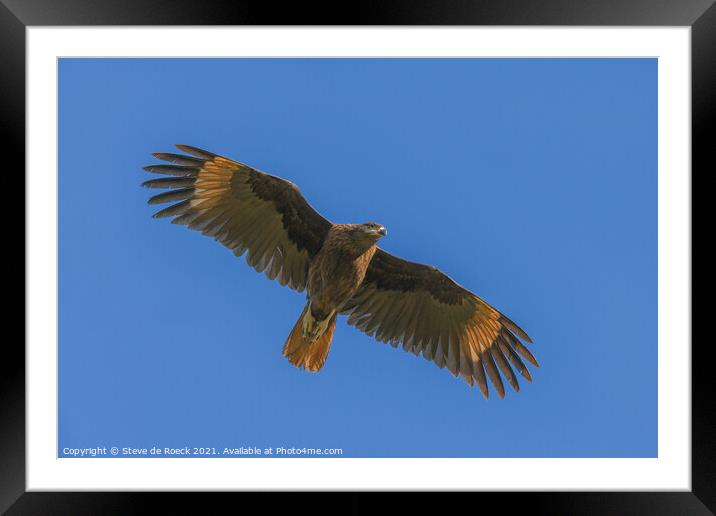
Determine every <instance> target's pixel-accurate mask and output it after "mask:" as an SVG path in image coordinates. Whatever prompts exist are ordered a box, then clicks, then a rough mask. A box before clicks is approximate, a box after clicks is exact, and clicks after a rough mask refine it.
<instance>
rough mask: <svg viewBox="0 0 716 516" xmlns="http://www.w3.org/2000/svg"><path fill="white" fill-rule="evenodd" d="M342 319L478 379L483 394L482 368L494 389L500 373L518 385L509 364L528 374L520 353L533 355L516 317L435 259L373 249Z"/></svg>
mask: <svg viewBox="0 0 716 516" xmlns="http://www.w3.org/2000/svg"><path fill="white" fill-rule="evenodd" d="M343 313H344V314H347V315H348V324H351V325H353V326H356V327H357V328H358V329H360V330H362V331H364V332H365V333H367V334H368V335H371V336H375V338H376V339H378V340H379V341H381V342H389V343H390V344H391V345H392V346H393V347H397V346H398V344H399V343H402V345H403V349H405V350H406V351H411V352H412V353H414V354H415V355H420V354H422V355H423V357H425V358H426V359H428V360H432V361H434V362H435V363H436V364H437V365H438V366H439V367H440V368H443V367H445V366H447V367H448V369H449V370H450V371H451V372H452V373H453V374H454V375H455V376H458V375H460V376H461V377H462V378H463V379H464V380H465V381H466V382H467V383H469V384H470V385H471V386H472V385H473V384H474V383H477V385H478V387H479V388H480V391H481V392H482V394H483V396H485V398H487V397H488V394H489V391H488V387H487V382H486V379H485V378H486V376H485V373H487V376H488V377H489V378H490V381H491V382H492V384H493V385H494V387H495V389H496V390H497V393H498V394H499V395H500V397H503V396H504V394H505V389H504V386H503V383H502V379H501V376H500V373H499V372H498V370H499V371H501V372H502V375H503V376H504V377H505V378H506V379H507V381H508V382H509V383H510V385H511V386H512V387H513V389H514V390H516V391H517V390H519V384H518V383H517V378H516V376H515V374H514V372H513V370H512V367H511V366H510V364H512V366H514V367H515V368H516V369H517V370H518V371H519V372H520V373H521V374H522V376H524V377H525V378H526V379H527V380H528V381H531V379H532V377H531V375H530V373H529V371H528V370H527V367H526V366H525V364H524V362H523V361H522V359H521V358H520V356H521V357H522V358H524V359H525V360H527V361H528V362H530V363H532V364H533V365H535V366H538V364H537V360H536V359H535V358H534V356H533V355H532V353H530V352H529V350H528V349H527V348H526V347H525V346H524V344H522V343H521V342H520V339H522V340H524V341H526V342H530V343H531V342H532V341H531V339H530V338H529V336H528V335H527V334H526V333H525V332H524V331H523V330H522V329H521V328H520V327H519V326H517V325H516V324H515V323H513V322H512V321H511V320H509V319H508V318H507V317H505V316H504V315H502V314H501V313H500V312H498V311H497V310H496V309H495V308H493V307H492V306H490V305H489V304H487V303H486V302H485V301H483V300H482V299H480V298H479V297H478V296H476V295H475V294H473V293H472V292H470V291H468V290H466V289H464V288H463V287H461V286H460V285H458V284H457V283H455V282H454V281H453V280H451V279H450V278H449V277H448V276H446V275H445V274H443V273H442V272H440V271H439V270H438V269H436V268H435V267H431V266H429V265H421V264H418V263H413V262H409V261H406V260H403V259H401V258H397V257H395V256H393V255H391V254H389V253H386V252H385V251H383V250H382V249H378V251H377V252H376V254H375V256H374V257H373V260H372V261H371V263H370V265H369V267H368V270H367V273H366V276H365V280H364V281H363V284H362V285H361V287H360V288H359V290H358V292H356V294H355V295H354V297H353V298H352V299H351V300H350V301H349V302H348V304H347V305H346V306H345V307H344V309H343Z"/></svg>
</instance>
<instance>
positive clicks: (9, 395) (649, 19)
mask: <svg viewBox="0 0 716 516" xmlns="http://www.w3.org/2000/svg"><path fill="white" fill-rule="evenodd" d="M713 4H714V0H666V1H664V0H602V1H599V2H597V1H594V0H571V1H563V0H542V1H540V2H531V1H530V0H502V1H498V0H492V1H485V0H451V1H443V2H440V3H438V2H437V1H435V0H432V1H431V0H382V1H365V2H361V3H356V4H350V5H352V6H353V7H352V8H350V9H346V7H347V4H343V3H340V2H336V3H333V4H322V3H315V2H314V3H305V2H301V3H286V5H284V4H281V5H278V4H274V3H273V2H270V1H264V2H260V3H259V2H250V1H244V0H241V1H239V0H237V1H233V2H217V1H211V0H203V1H201V0H142V1H139V0H102V1H99V0H65V1H61V2H59V1H57V0H0V64H1V65H2V68H0V92H1V93H2V94H1V95H0V111H1V112H2V124H0V132H1V134H2V138H1V139H0V142H2V143H1V144H2V146H3V156H4V159H5V163H6V166H5V170H4V173H5V174H6V183H7V181H12V182H16V181H18V179H17V173H16V172H14V171H19V170H24V169H25V64H26V63H25V29H26V27H28V26H38V25H50V26H64V25H68V26H69V25H557V26H567V25H575V26H599V25H607V26H625V25H638V26H689V27H691V38H692V41H691V44H692V56H691V58H692V63H691V71H692V176H691V177H692V178H693V177H694V176H696V175H704V176H705V175H707V174H713V172H714V170H716V167H715V166H714V159H713V157H712V156H713V152H711V150H712V149H711V147H712V146H713V143H712V140H710V139H709V138H708V136H707V135H709V134H712V133H713V132H714V131H713V129H714V125H715V124H714V111H715V109H714V106H716V102H715V99H716V6H714V5H713ZM8 161H10V163H8ZM11 178H12V179H11ZM13 188H15V189H16V188H17V187H13ZM15 196H16V194H14V195H13V197H15ZM692 202H693V201H692ZM6 220H11V219H10V218H9V217H8V218H6ZM22 238H23V239H24V238H25V236H24V235H23V237H22ZM13 247H14V248H15V249H16V248H17V246H15V245H14V244H13ZM6 251H8V248H6ZM12 252H13V254H14V253H16V251H12ZM691 252H692V253H693V247H692V251H691ZM7 254H9V251H8V252H7ZM25 258H26V259H27V257H25ZM8 276H9V275H8ZM6 299H7V298H6ZM18 304H19V303H18ZM7 335H8V334H7V333H6V338H5V339H4V346H3V360H2V361H1V363H2V364H3V366H4V367H3V368H2V369H3V374H2V376H1V378H0V382H1V385H2V391H1V397H0V405H1V406H2V426H1V427H0V511H7V514H75V515H78V514H114V513H117V514H129V513H135V512H141V509H142V508H143V507H147V506H149V503H150V502H156V501H159V502H160V503H162V504H163V506H164V511H166V512H169V511H172V512H173V510H176V512H179V513H185V512H193V511H200V512H201V513H206V512H208V511H209V510H210V509H208V507H211V506H212V505H214V504H215V503H218V504H224V503H225V502H229V503H231V500H230V499H233V498H234V497H236V496H239V497H244V498H246V499H249V501H256V502H259V503H260V502H261V501H260V500H256V497H258V496H262V495H260V494H253V493H212V494H211V495H209V494H206V493H203V494H202V493H194V494H189V493H131V492H112V493H96V492H95V493H69V492H52V493H38V492H33V493H27V492H25V473H26V469H25V351H24V346H23V345H22V344H21V342H20V339H19V338H14V337H8V336H7ZM709 345H710V344H709V343H708V342H703V341H701V342H697V343H695V344H694V345H693V348H692V393H693V397H692V491H691V492H643V493H630V492H611V493H606V492H593V493H575V492H568V493H558V492H542V493H539V492H533V493H464V494H461V495H459V496H458V495H457V494H451V497H452V499H453V502H451V503H454V502H455V501H457V500H459V501H462V502H465V503H467V504H470V505H472V506H473V507H475V509H477V508H479V507H481V506H485V505H484V504H485V503H486V502H488V503H490V504H492V503H496V504H500V506H501V507H505V508H508V507H509V510H520V509H522V510H525V511H526V510H529V512H530V513H544V514H638V513H640V514H650V515H654V514H712V513H714V512H716V487H715V486H716V466H715V464H716V462H715V461H714V458H715V456H716V444H715V443H716V439H715V438H714V436H716V424H715V421H714V419H715V418H714V415H715V414H716V410H715V409H714V405H713V403H712V402H711V400H710V394H711V393H712V392H714V380H713V377H714V375H713V373H712V372H711V369H712V367H711V365H710V362H709V361H708V360H707V358H706V355H707V353H708V352H707V349H708V347H709ZM319 496H325V495H322V494H320V493H315V494H305V493H293V494H291V493H288V494H281V495H280V496H277V494H276V493H272V494H271V497H272V500H271V503H272V511H273V510H281V509H282V508H283V507H295V506H296V505H298V504H301V505H303V504H305V505H307V506H309V507H311V508H312V510H321V507H320V506H322V505H323V506H325V509H328V510H330V504H329V503H326V502H325V501H324V502H323V503H320V504H319V503H318V500H314V499H313V498H314V497H319ZM376 496H379V495H378V494H375V493H350V494H349V495H348V496H347V497H346V499H344V500H343V501H341V502H340V506H338V507H336V506H335V505H334V506H333V509H334V511H336V510H337V511H338V512H340V513H344V512H358V511H360V512H366V511H372V509H373V507H375V506H376V503H377V501H376V500H375V497H376ZM307 497H310V498H311V499H308V500H307ZM402 498H403V499H402V500H401V502H400V503H401V507H402V511H401V512H403V511H407V510H411V509H413V508H419V507H421V506H423V505H424V497H423V496H422V495H420V494H412V495H410V496H403V497H402ZM242 503H245V501H243V500H242ZM381 504H382V502H381ZM411 506H413V507H411Z"/></svg>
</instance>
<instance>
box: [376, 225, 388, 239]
mask: <svg viewBox="0 0 716 516" xmlns="http://www.w3.org/2000/svg"><path fill="white" fill-rule="evenodd" d="M378 234H379V235H380V236H382V237H384V236H385V235H387V234H388V230H387V229H385V227H383V226H381V228H380V229H379V230H378Z"/></svg>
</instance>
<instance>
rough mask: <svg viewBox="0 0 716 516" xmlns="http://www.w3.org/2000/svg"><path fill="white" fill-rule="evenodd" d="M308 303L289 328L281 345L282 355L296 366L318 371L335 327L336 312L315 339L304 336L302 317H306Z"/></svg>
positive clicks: (329, 346) (324, 358)
mask: <svg viewBox="0 0 716 516" xmlns="http://www.w3.org/2000/svg"><path fill="white" fill-rule="evenodd" d="M307 311H308V305H306V307H305V308H304V309H303V312H301V316H300V317H299V318H298V321H296V324H295V325H294V327H293V330H291V334H290V335H289V336H288V339H286V344H284V346H283V356H285V357H286V358H288V361H289V362H291V363H292V364H293V365H295V366H296V367H299V368H302V369H306V370H307V371H314V372H315V371H320V370H321V368H322V367H323V364H324V363H325V361H326V357H327V356H328V351H329V350H330V349H331V342H332V341H333V332H334V330H335V329H336V314H333V315H332V316H331V319H330V321H329V322H328V326H327V327H326V330H325V331H324V332H323V333H322V334H321V335H320V336H319V337H318V338H317V339H316V340H313V341H312V340H310V338H307V337H304V332H303V318H304V317H306V313H307Z"/></svg>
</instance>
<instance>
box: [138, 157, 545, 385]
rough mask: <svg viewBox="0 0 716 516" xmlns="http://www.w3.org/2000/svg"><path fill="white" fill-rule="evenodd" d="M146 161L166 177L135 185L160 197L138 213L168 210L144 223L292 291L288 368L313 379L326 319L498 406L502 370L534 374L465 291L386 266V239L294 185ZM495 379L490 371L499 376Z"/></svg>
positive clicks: (415, 270) (228, 165) (505, 329)
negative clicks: (338, 219)
mask: <svg viewBox="0 0 716 516" xmlns="http://www.w3.org/2000/svg"><path fill="white" fill-rule="evenodd" d="M177 147H178V148H179V149H180V150H182V151H184V152H185V153H187V155H183V154H171V153H156V154H154V156H155V157H157V158H158V159H160V160H164V161H168V162H171V163H173V164H172V165H151V166H148V167H145V170H147V171H149V172H154V173H157V174H162V175H166V176H168V177H166V178H161V179H153V180H150V181H146V182H145V183H143V185H144V186H147V187H149V188H170V189H171V190H169V191H168V192H164V193H161V194H158V195H155V196H154V197H152V198H150V199H149V203H150V204H159V203H166V202H176V201H178V202H176V204H172V205H171V206H169V207H168V208H165V209H163V210H161V211H159V212H157V213H156V214H155V215H154V216H155V217H174V218H173V219H172V223H174V224H183V225H186V226H188V227H189V228H191V229H195V230H198V231H201V232H202V233H203V234H205V235H209V236H211V237H213V238H215V239H216V240H217V241H219V242H221V243H222V244H223V245H225V246H226V247H228V248H229V249H231V250H232V251H233V252H234V254H235V255H236V256H241V255H242V254H244V253H246V261H247V262H248V264H249V265H251V266H252V267H253V268H254V269H256V270H257V271H259V272H264V273H265V274H266V275H267V276H268V277H269V278H271V279H277V280H278V281H279V282H280V283H281V284H282V285H288V286H289V287H291V288H292V289H294V290H297V291H299V292H301V291H303V290H307V298H308V302H307V304H306V306H305V307H304V309H303V312H302V313H301V316H300V317H299V319H298V321H297V322H296V324H295V325H294V327H293V330H292V331H291V333H290V335H289V337H288V339H287V340H286V343H285V345H284V348H283V354H284V356H286V357H287V358H288V360H289V361H290V362H291V363H292V364H294V365H296V366H297V367H300V368H303V369H306V370H308V371H319V370H320V369H321V368H322V367H323V365H324V363H325V360H326V357H327V356H328V352H329V350H330V346H331V341H332V338H333V332H334V330H335V324H336V318H337V316H338V315H347V316H348V324H351V325H353V326H355V327H357V328H358V329H360V330H362V331H364V332H365V333H367V334H368V335H370V336H375V338H376V339H377V340H379V341H381V342H387V343H390V344H391V345H392V346H393V347H397V346H398V345H402V347H403V349H405V350H406V351H410V352H412V353H414V354H415V355H422V356H423V357H425V358H426V359H428V360H432V361H433V362H435V363H436V364H437V365H438V366H439V367H440V368H443V367H447V368H448V369H449V370H450V372H452V373H453V374H454V375H455V376H461V377H462V378H463V379H464V380H465V381H466V382H467V383H468V384H470V385H471V386H472V385H474V384H477V386H478V388H479V389H480V391H481V392H482V394H483V395H484V396H485V398H487V397H488V394H489V391H488V386H487V380H486V378H489V379H490V382H491V383H492V385H493V386H494V388H495V390H496V391H497V393H498V394H499V395H500V397H503V396H504V392H505V391H504V385H503V382H502V378H503V377H504V378H505V379H506V380H507V382H508V383H509V384H510V386H512V388H513V389H514V390H516V391H517V390H519V384H518V382H517V377H516V375H515V373H514V371H513V368H515V369H517V371H518V372H519V373H520V374H521V375H522V376H523V377H524V378H526V379H527V380H528V381H531V380H532V377H531V375H530V372H529V371H528V370H527V367H526V366H525V364H524V362H523V359H524V360H527V361H528V362H530V363H531V364H533V365H534V366H538V364H537V360H536V359H535V358H534V356H533V355H532V353H530V351H529V350H528V349H527V348H526V347H525V345H524V344H523V343H522V342H520V340H522V341H525V342H527V343H531V342H532V341H531V339H530V338H529V336H528V335H527V334H526V333H525V332H524V331H523V330H522V329H521V328H520V327H519V326H517V325H516V324H515V323H514V322H512V321H511V320H510V319H508V318H507V317H505V316H504V315H502V314H501V313H500V312H499V311H497V310H496V309H495V308H493V307H492V306H490V305H489V304H487V303H486V302H485V301H483V300H482V299H480V298H479V297H478V296H476V295H475V294H473V293H472V292H470V291H468V290H466V289H464V288H463V287H461V286H460V285H458V284H457V283H455V282H454V281H453V280H451V279H450V278H449V277H448V276H446V275H445V274H443V273H442V272H440V271H439V270H437V269H436V268H435V267H432V266H429V265H421V264H417V263H413V262H409V261H406V260H403V259H401V258H397V257H395V256H393V255H391V254H389V253H387V252H385V251H383V250H382V249H380V248H378V247H377V246H376V242H377V241H378V240H379V239H380V238H382V237H383V236H385V235H386V230H385V228H384V227H383V226H381V225H380V224H376V223H372V222H371V223H366V224H333V223H331V222H329V221H328V220H327V219H325V218H324V217H322V216H321V215H320V214H318V212H316V211H315V210H314V209H313V208H312V207H311V206H310V205H309V204H308V202H306V200H305V199H304V198H303V196H302V195H301V193H300V192H299V190H298V188H297V187H296V186H295V185H294V184H292V183H290V182H288V181H286V180H284V179H281V178H279V177H276V176H272V175H269V174H266V173H264V172H260V171H258V170H256V169H254V168H251V167H249V166H247V165H244V164H243V163H239V162H237V161H233V160H230V159H228V158H224V157H222V156H218V155H216V154H213V153H211V152H207V151H204V150H200V149H197V148H195V147H189V146H187V145H177ZM500 373H501V374H500Z"/></svg>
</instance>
